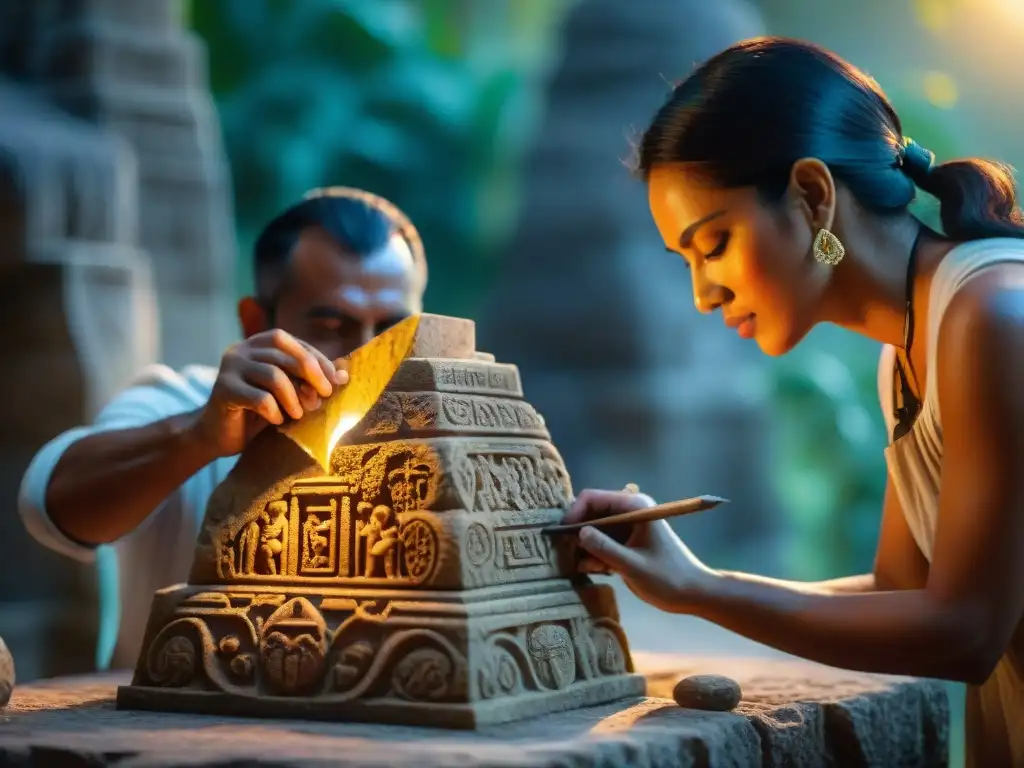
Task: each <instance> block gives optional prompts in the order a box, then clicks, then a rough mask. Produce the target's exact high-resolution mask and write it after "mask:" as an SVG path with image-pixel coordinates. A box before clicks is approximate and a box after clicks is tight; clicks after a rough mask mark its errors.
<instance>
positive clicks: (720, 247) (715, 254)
mask: <svg viewBox="0 0 1024 768" xmlns="http://www.w3.org/2000/svg"><path fill="white" fill-rule="evenodd" d="M728 247H729V233H728V232H723V233H722V234H721V235H719V237H718V244H717V245H716V246H715V247H714V248H712V249H711V250H710V251H708V252H707V253H705V254H704V260H705V261H711V260H712V259H717V258H719V257H720V256H722V255H723V254H724V253H725V249H726V248H728Z"/></svg>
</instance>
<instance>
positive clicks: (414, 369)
mask: <svg viewBox="0 0 1024 768" xmlns="http://www.w3.org/2000/svg"><path fill="white" fill-rule="evenodd" d="M388 389H389V390H391V391H400V392H449V393H452V394H463V395H491V396H494V397H510V398H515V399H519V398H521V397H522V396H523V388H522V385H521V384H520V381H519V370H518V369H517V368H516V367H515V366H514V365H508V364H506V363H495V362H481V361H476V362H474V361H469V360H436V359H434V360H431V359H425V358H410V359H407V360H405V361H404V362H403V363H402V365H401V367H400V368H399V369H398V372H397V373H396V374H395V376H394V378H393V379H392V380H391V383H390V384H389V385H388Z"/></svg>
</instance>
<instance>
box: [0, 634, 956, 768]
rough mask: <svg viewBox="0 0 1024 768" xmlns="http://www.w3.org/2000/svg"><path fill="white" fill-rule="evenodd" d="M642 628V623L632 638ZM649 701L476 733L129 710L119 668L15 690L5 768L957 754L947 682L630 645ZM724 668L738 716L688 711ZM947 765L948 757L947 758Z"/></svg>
mask: <svg viewBox="0 0 1024 768" xmlns="http://www.w3.org/2000/svg"><path fill="white" fill-rule="evenodd" d="M640 628H641V627H640V626H638V627H637V629H640ZM634 659H635V661H636V665H637V668H638V669H639V670H640V671H642V672H644V673H646V676H647V682H648V694H647V695H648V697H649V698H630V699H626V700H624V701H620V702H615V703H609V704H600V705H597V706H594V707H589V708H584V709H578V710H573V711H569V712H559V713H556V714H549V715H545V716H543V717H539V718H533V719H529V720H521V721H518V722H514V723H509V724H506V725H501V726H498V727H496V728H489V729H487V728H485V729H480V730H475V731H441V730H438V729H428V728H415V727H396V726H393V725H373V724H371V725H367V724H365V723H358V724H351V725H350V724H346V723H322V722H320V723H318V722H309V721H298V720H270V719H266V720H262V721H254V720H244V719H239V718H231V717H216V716H214V717H209V716H199V715H192V714H175V713H167V712H120V711H117V710H115V709H114V706H113V700H114V689H115V687H116V686H117V684H118V683H122V682H125V683H126V682H127V678H126V677H122V676H121V675H120V674H119V673H115V674H112V675H97V676H92V677H67V678H58V679H55V680H46V681H42V682H38V683H30V684H28V685H25V686H19V688H18V690H16V691H15V693H14V698H13V699H12V701H11V703H10V705H9V706H8V708H7V709H6V710H4V713H3V714H4V717H3V719H2V723H3V724H2V725H0V765H89V766H117V768H126V766H128V765H131V766H133V767H134V766H139V767H141V766H143V765H146V766H157V765H159V766H163V768H179V767H180V768H186V766H187V768H197V766H206V768H214V766H217V767H218V768H223V766H227V765H259V766H274V768H292V766H294V767H295V768H311V766H331V767H332V768H337V767H338V766H353V768H354V767H356V766H358V768H395V767H396V766H399V767H402V766H416V767H417V768H451V766H455V765H458V766H462V768H485V766H486V768H495V767H496V766H503V768H520V767H521V768H542V767H543V768H548V766H566V765H572V766H574V768H598V766H600V768H611V767H612V766H629V768H666V767H667V766H674V767H675V766H677V767H678V768H759V767H760V766H765V768H778V766H787V768H820V766H844V767H845V768H892V766H906V767H907V768H910V766H915V767H916V768H940V766H941V767H943V768H944V767H945V766H949V765H962V764H963V760H962V758H960V759H959V760H958V759H956V758H957V757H958V755H956V754H954V755H953V756H951V755H950V753H949V707H948V703H947V700H946V694H945V688H944V687H943V685H942V684H941V683H938V682H935V681H929V680H913V679H909V678H905V677H904V678H900V677H883V676H880V675H865V674H860V673H855V672H845V671H843V670H837V669H832V668H829V667H823V666H821V665H818V664H810V663H806V662H798V661H779V660H770V659H756V658H746V659H740V658H707V657H705V658H694V657H687V656H677V655H659V656H652V655H650V654H645V653H643V652H639V653H636V652H634ZM700 673H718V674H722V673H724V674H728V675H730V676H731V677H734V678H735V679H736V680H737V681H738V682H739V683H740V686H741V687H742V689H743V702H741V704H740V706H739V707H738V708H737V709H736V710H735V711H733V712H699V711H696V710H692V709H682V708H680V707H677V706H676V705H675V703H674V702H673V701H672V700H671V699H670V698H667V697H668V696H669V695H671V692H672V686H673V685H674V684H675V681H676V680H678V679H679V678H680V677H684V676H687V675H694V674H700ZM951 757H953V759H952V760H951V759H950V758H951Z"/></svg>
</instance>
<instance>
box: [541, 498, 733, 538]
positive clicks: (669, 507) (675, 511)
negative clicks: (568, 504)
mask: <svg viewBox="0 0 1024 768" xmlns="http://www.w3.org/2000/svg"><path fill="white" fill-rule="evenodd" d="M727 503H729V500H728V499H723V498H722V497H721V496H695V497H694V498H692V499H682V500H681V501H669V502H666V503H664V504H657V505H655V506H653V507H644V508H643V509H634V510H632V511H631V512H620V513H619V514H617V515H608V516H607V517H597V518H594V519H593V520H584V521H582V522H579V523H569V524H567V525H551V526H548V527H547V528H541V530H540V532H541V533H545V534H549V535H551V534H556V533H570V532H572V531H578V530H579V529H580V528H584V527H586V526H588V525H590V526H593V527H595V528H606V527H608V526H611V525H635V524H636V523H647V522H650V521H652V520H664V519H665V518H669V517H678V516H679V515H690V514H693V513H694V512H703V511H704V510H705V509H712V508H713V507H717V506H718V505H719V504H727Z"/></svg>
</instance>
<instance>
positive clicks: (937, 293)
mask: <svg viewBox="0 0 1024 768" xmlns="http://www.w3.org/2000/svg"><path fill="white" fill-rule="evenodd" d="M1012 262H1018V263H1024V240H1018V239H1014V238H993V239H990V240H975V241H973V242H970V243H965V244H963V245H959V246H957V247H956V248H954V249H953V250H951V251H950V252H949V253H948V254H946V256H945V258H944V259H943V260H942V263H941V264H939V267H938V269H937V270H936V272H935V276H934V278H933V279H932V285H931V290H930V295H929V300H928V327H927V329H926V334H927V335H926V342H927V345H928V347H927V352H926V354H927V358H926V359H927V370H928V372H929V373H928V376H927V384H926V385H925V386H926V389H925V393H924V398H923V402H922V404H921V412H920V414H919V415H918V417H917V421H916V422H915V423H914V426H913V429H911V430H910V432H909V433H907V434H906V435H905V436H904V437H903V438H901V439H900V440H898V441H897V442H896V443H894V444H890V445H889V446H888V447H887V448H886V449H885V460H886V463H887V464H888V467H889V478H890V480H891V482H892V484H893V486H894V489H895V491H896V495H897V497H898V498H899V500H900V504H901V506H902V507H903V514H904V516H905V517H906V520H907V526H908V527H909V528H910V532H911V533H912V534H913V536H914V540H915V541H916V542H917V546H918V547H920V549H921V552H922V553H923V554H924V556H925V557H926V558H927V559H928V562H931V559H932V550H933V547H934V544H935V530H936V527H937V523H938V518H939V487H940V485H941V480H942V418H941V413H940V411H939V392H938V376H937V375H936V372H937V371H938V367H937V365H936V361H937V357H938V342H939V326H940V325H941V323H942V318H943V316H944V315H945V313H946V309H947V307H949V303H950V301H951V300H952V298H953V296H954V295H955V294H956V292H957V291H959V290H960V289H961V288H962V287H963V286H964V284H965V283H967V281H968V280H970V279H971V278H972V277H974V276H976V275H977V274H978V273H979V272H981V271H982V270H984V269H986V268H987V267H992V266H995V265H997V264H1006V263H1012ZM895 362H896V351H895V349H894V348H893V347H891V346H889V345H886V346H885V347H883V348H882V355H881V360H880V361H879V365H878V396H879V400H880V402H881V405H882V413H883V415H884V416H885V428H886V433H887V435H888V436H889V440H892V430H893V427H894V426H895V415H894V414H893V373H894V367H895Z"/></svg>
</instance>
